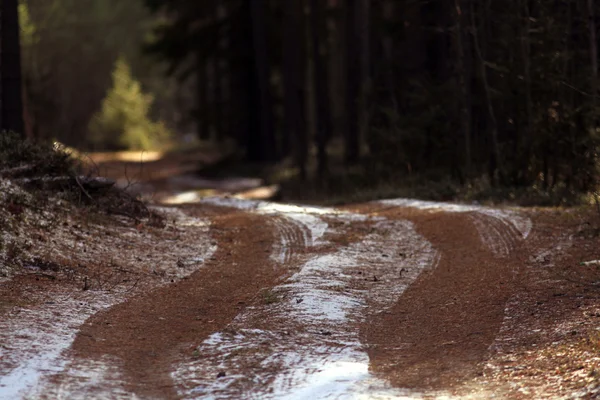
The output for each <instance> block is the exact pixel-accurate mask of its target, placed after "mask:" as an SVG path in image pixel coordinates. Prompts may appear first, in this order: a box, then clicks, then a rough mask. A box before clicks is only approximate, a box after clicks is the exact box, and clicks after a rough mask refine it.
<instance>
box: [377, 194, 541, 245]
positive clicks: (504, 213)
mask: <svg viewBox="0 0 600 400" xmlns="http://www.w3.org/2000/svg"><path fill="white" fill-rule="evenodd" d="M377 202H378V203H380V204H386V205H390V206H397V207H411V208H418V209H420V210H439V211H446V212H460V213H464V212H477V213H481V214H484V215H487V216H489V217H493V218H497V219H499V220H501V221H503V222H505V223H509V224H511V225H512V226H514V228H515V229H517V231H518V232H519V233H520V234H521V237H522V238H523V239H527V237H528V236H529V234H530V233H531V229H532V226H533V225H532V222H531V219H529V218H527V217H525V216H523V215H520V214H519V213H517V212H515V211H512V210H506V209H495V208H489V207H484V206H478V205H467V204H455V203H441V202H435V201H424V200H411V199H388V200H378V201H377Z"/></svg>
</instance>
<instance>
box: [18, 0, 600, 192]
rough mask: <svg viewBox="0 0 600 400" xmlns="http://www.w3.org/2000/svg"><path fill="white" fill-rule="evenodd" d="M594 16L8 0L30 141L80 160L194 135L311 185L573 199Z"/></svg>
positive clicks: (507, 6)
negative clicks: (18, 44)
mask: <svg viewBox="0 0 600 400" xmlns="http://www.w3.org/2000/svg"><path fill="white" fill-rule="evenodd" d="M598 7H600V6H599V5H598V4H597V2H595V1H593V0H560V1H559V0H557V1H547V0H502V1H500V0H488V1H475V0H439V1H435V2H432V1H424V0H423V1H420V0H318V1H317V0H286V1H283V0H203V1H186V0H130V1H119V0H21V3H20V9H19V11H20V20H21V25H22V26H21V35H22V52H23V55H22V59H23V77H24V91H23V93H24V104H25V107H24V108H25V110H24V115H25V130H27V133H28V135H29V136H33V137H38V138H56V139H59V140H61V141H63V142H65V143H66V144H68V145H72V146H78V147H81V148H85V149H115V148H125V147H127V148H151V147H155V146H157V145H160V144H159V143H161V142H164V141H165V140H167V141H171V142H177V141H178V140H179V139H180V138H181V137H183V136H184V135H187V136H188V137H189V134H190V133H192V132H193V133H194V134H195V135H196V137H197V138H199V139H201V140H210V141H214V142H218V143H219V142H225V141H229V142H234V143H236V144H237V147H238V148H239V149H240V150H241V151H243V152H244V154H245V157H246V160H248V161H250V162H253V163H263V164H268V165H279V166H281V167H282V168H283V166H286V168H289V169H291V170H293V171H295V172H293V174H295V176H297V177H298V179H300V180H303V179H310V180H312V181H315V182H319V185H321V186H324V187H331V186H335V185H336V182H339V181H340V179H342V180H344V179H348V177H351V179H350V180H349V181H348V182H350V183H351V184H353V185H359V186H360V185H366V186H368V185H377V184H388V183H392V184H399V185H401V184H402V183H403V182H408V181H410V180H414V179H416V180H419V181H427V182H431V181H438V182H439V181H449V182H453V184H456V185H457V186H462V187H469V186H472V185H474V182H485V185H487V186H488V187H489V188H501V187H510V188H535V189H536V190H540V191H553V190H558V189H560V190H564V191H566V192H573V193H575V192H584V191H588V190H591V189H594V188H595V186H596V184H597V175H598V174H597V150H598V139H599V131H598V125H597V124H598V106H599V105H598V99H597V98H598V60H597V58H598V51H597V48H598V32H597V30H598V23H597V22H598V21H597V16H598V14H599V13H598V11H599V10H598ZM6 51H8V50H6ZM168 132H173V133H172V134H171V135H169V134H168ZM340 177H342V178H340Z"/></svg>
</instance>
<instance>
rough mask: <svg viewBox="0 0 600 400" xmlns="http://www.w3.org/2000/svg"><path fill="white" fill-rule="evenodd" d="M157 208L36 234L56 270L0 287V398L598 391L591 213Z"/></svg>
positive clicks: (36, 270)
mask: <svg viewBox="0 0 600 400" xmlns="http://www.w3.org/2000/svg"><path fill="white" fill-rule="evenodd" d="M156 210H157V212H160V213H163V215H165V216H166V221H167V223H166V225H165V226H163V227H160V228H158V227H147V226H143V225H140V224H133V223H129V224H128V223H126V222H124V221H121V220H114V221H112V220H111V221H108V220H105V221H103V222H102V223H94V224H92V223H90V224H89V225H88V226H86V227H83V228H81V229H80V230H77V229H65V230H64V231H63V230H59V231H57V232H56V231H55V232H54V233H53V234H54V235H58V236H57V237H56V240H58V241H60V243H62V244H63V245H62V247H60V249H61V250H60V252H54V253H52V252H44V251H42V250H43V249H44V246H46V247H47V248H52V247H53V246H55V245H54V244H53V240H54V239H53V238H52V237H45V238H44V240H43V241H42V240H40V241H39V243H38V242H36V246H38V247H39V248H38V250H39V251H38V252H39V253H40V254H47V255H48V256H47V258H48V260H47V264H43V265H46V266H52V268H49V267H48V268H42V265H31V266H28V267H27V268H24V270H23V273H22V274H18V275H16V276H14V277H12V278H10V279H7V280H4V281H3V282H0V398H47V399H56V398H64V399H67V398H68V399H77V398H79V399H89V398H110V399H114V398H142V399H146V398H160V399H180V398H182V399H183V398H185V399H188V398H189V399H195V398H223V399H239V398H260V399H309V398H310V399H329V398H336V399H337V398H342V399H359V398H377V399H388V398H389V399H394V398H438V397H439V398H490V397H491V396H494V397H496V398H524V399H525V398H557V397H565V398H570V397H572V398H576V397H579V398H593V397H594V396H596V394H597V393H598V388H599V387H600V382H599V380H598V379H599V378H598V376H599V375H598V374H599V372H598V371H600V356H598V350H599V349H600V334H599V333H598V331H597V327H598V322H599V321H600V303H599V292H598V290H599V289H598V287H597V282H598V281H600V279H598V277H599V276H600V274H598V271H597V268H598V267H597V266H595V265H581V264H580V262H581V261H587V260H593V259H596V258H599V257H598V254H597V252H598V250H597V248H598V247H597V244H598V242H597V241H598V239H597V236H596V233H597V232H596V230H595V229H594V226H593V225H590V224H586V221H590V220H592V219H593V216H590V215H587V214H585V213H584V214H582V213H579V212H575V211H571V210H563V211H556V210H537V211H534V210H529V211H525V210H495V209H488V208H482V207H465V206H453V205H447V204H438V203H427V202H412V201H407V200H396V201H387V202H376V203H370V204H363V205H357V206H352V207H345V208H344V209H327V208H316V207H299V206H293V205H280V204H275V203H268V202H251V201H243V200H235V199H226V198H212V199H207V200H204V201H202V202H201V203H199V204H194V205H185V206H179V207H170V208H160V207H159V208H157V209H156ZM71 218H72V221H71V222H69V224H70V225H69V226H70V227H71V228H72V227H73V226H78V222H77V219H78V218H80V217H78V216H76V215H72V216H71ZM82 231H84V232H82ZM100 232H104V233H103V234H100ZM106 232H109V234H107V233H106ZM47 235H48V236H51V234H50V233H48V234H47ZM32 240H33V239H32ZM69 241H72V242H73V243H72V245H70V246H66V245H65V243H70V242H69ZM79 243H82V244H83V246H79V245H78V244H79ZM34 247H35V246H34ZM83 248H85V249H86V250H85V252H84V251H83V250H82V249H83ZM194 252H196V253H197V254H194ZM108 260H110V262H109V261H108Z"/></svg>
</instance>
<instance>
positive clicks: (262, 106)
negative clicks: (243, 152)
mask: <svg viewBox="0 0 600 400" xmlns="http://www.w3.org/2000/svg"><path fill="white" fill-rule="evenodd" d="M246 7H247V10H248V14H249V18H250V35H251V40H250V41H251V49H250V52H251V63H250V64H251V65H250V68H251V74H250V77H249V78H250V79H249V82H248V84H249V87H250V90H249V91H248V92H249V96H248V102H249V104H248V109H249V112H250V115H249V119H250V123H251V124H252V125H253V126H251V127H250V135H249V136H248V142H247V148H248V153H247V158H248V160H249V161H254V162H264V161H275V160H276V159H277V154H276V149H275V135H274V132H273V118H272V117H273V114H272V113H273V109H272V105H271V94H270V91H269V74H270V68H269V67H270V65H269V62H268V54H267V37H266V23H265V22H266V21H265V7H266V5H265V1H264V0H246ZM254 114H255V115H254Z"/></svg>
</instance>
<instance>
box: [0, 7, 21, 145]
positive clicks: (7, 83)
mask: <svg viewBox="0 0 600 400" xmlns="http://www.w3.org/2000/svg"><path fill="white" fill-rule="evenodd" d="M1 4H2V7H1V9H0V24H1V25H0V29H1V30H0V36H1V38H0V46H1V56H0V63H1V64H0V75H1V76H2V78H1V79H2V87H1V97H2V104H1V107H2V115H1V117H2V120H1V122H0V128H1V130H3V131H14V132H16V133H19V134H21V135H24V126H23V91H22V80H21V44H20V38H19V32H20V28H19V12H18V7H19V1H18V0H2V3H1Z"/></svg>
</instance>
